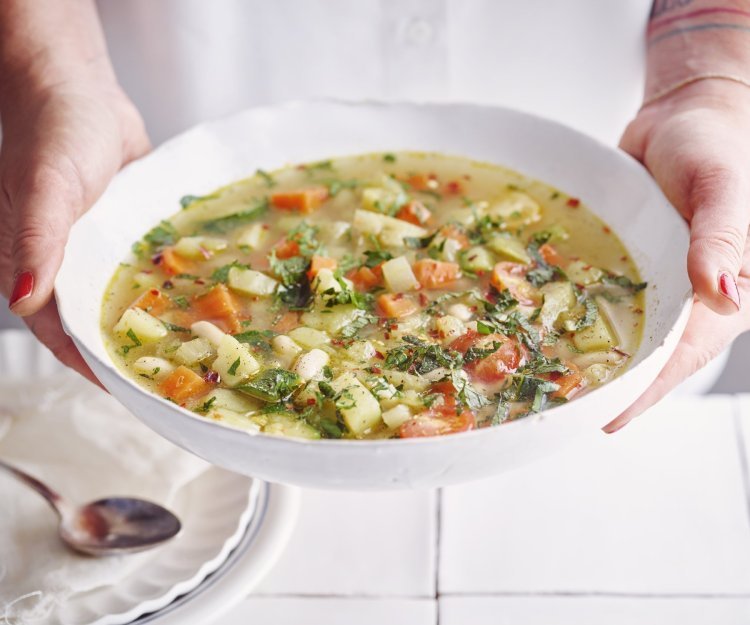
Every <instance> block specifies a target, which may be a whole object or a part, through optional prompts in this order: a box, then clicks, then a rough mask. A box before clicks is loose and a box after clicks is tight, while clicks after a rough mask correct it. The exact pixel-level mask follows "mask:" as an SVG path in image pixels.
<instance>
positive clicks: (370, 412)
mask: <svg viewBox="0 0 750 625" xmlns="http://www.w3.org/2000/svg"><path fill="white" fill-rule="evenodd" d="M331 388H333V390H334V391H336V393H337V394H338V397H339V399H338V400H337V402H336V408H337V409H338V411H339V412H340V413H341V417H342V418H343V420H344V423H345V424H346V427H347V428H349V431H350V432H351V433H352V434H354V435H355V436H361V435H362V434H364V433H365V432H367V431H369V430H371V429H372V428H374V427H375V426H377V425H378V424H379V423H380V421H381V419H380V415H381V411H380V403H378V400H377V399H375V398H374V397H373V396H372V393H370V391H368V390H367V388H365V386H364V385H363V384H362V383H361V382H360V381H359V380H358V379H357V376H355V375H354V374H353V373H350V372H347V373H343V374H342V375H340V376H339V377H338V378H336V379H335V380H333V381H332V382H331Z"/></svg>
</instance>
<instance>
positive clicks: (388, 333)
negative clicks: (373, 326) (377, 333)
mask: <svg viewBox="0 0 750 625" xmlns="http://www.w3.org/2000/svg"><path fill="white" fill-rule="evenodd" d="M383 338H385V339H386V340H388V339H389V338H391V333H390V332H386V333H385V334H384V335H383Z"/></svg>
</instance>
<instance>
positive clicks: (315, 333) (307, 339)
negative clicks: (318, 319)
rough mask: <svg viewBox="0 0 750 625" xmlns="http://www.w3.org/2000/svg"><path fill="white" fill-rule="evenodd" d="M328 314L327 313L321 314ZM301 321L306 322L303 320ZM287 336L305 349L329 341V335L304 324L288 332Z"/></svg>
mask: <svg viewBox="0 0 750 625" xmlns="http://www.w3.org/2000/svg"><path fill="white" fill-rule="evenodd" d="M323 316H328V315H323ZM303 323H307V322H305V321H303ZM289 338H291V339H292V340H293V341H294V342H295V343H299V344H300V345H301V346H302V347H304V348H306V349H312V348H313V347H320V346H321V345H327V344H328V343H330V342H331V337H330V336H328V334H326V333H325V332H323V331H321V330H316V329H315V328H309V327H306V326H299V327H298V328H294V330H291V331H290V332H289Z"/></svg>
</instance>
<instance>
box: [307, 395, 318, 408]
mask: <svg viewBox="0 0 750 625" xmlns="http://www.w3.org/2000/svg"><path fill="white" fill-rule="evenodd" d="M316 403H317V401H316V400H314V399H313V398H312V397H311V398H310V399H308V400H307V405H308V406H314V405H315V404H316Z"/></svg>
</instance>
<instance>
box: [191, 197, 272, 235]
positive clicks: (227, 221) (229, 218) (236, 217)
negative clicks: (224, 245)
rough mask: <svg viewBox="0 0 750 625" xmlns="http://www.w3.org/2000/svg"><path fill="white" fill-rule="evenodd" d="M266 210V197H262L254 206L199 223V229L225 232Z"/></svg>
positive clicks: (254, 218) (253, 219)
mask: <svg viewBox="0 0 750 625" xmlns="http://www.w3.org/2000/svg"><path fill="white" fill-rule="evenodd" d="M267 210H268V198H263V199H262V200H260V201H259V202H258V203H257V204H256V205H255V206H253V207H252V208H249V209H247V210H245V211H240V212H239V213H232V214H231V215H226V216H225V217H218V218H216V219H209V220H208V221H204V222H203V223H202V224H200V227H201V229H203V230H205V231H206V232H215V233H219V234H226V233H227V232H231V231H232V230H234V229H235V228H237V227H238V226H241V225H244V224H246V223H249V222H251V221H255V220H256V219H257V218H258V217H260V216H261V215H263V214H264V213H265V212H266V211H267Z"/></svg>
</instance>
